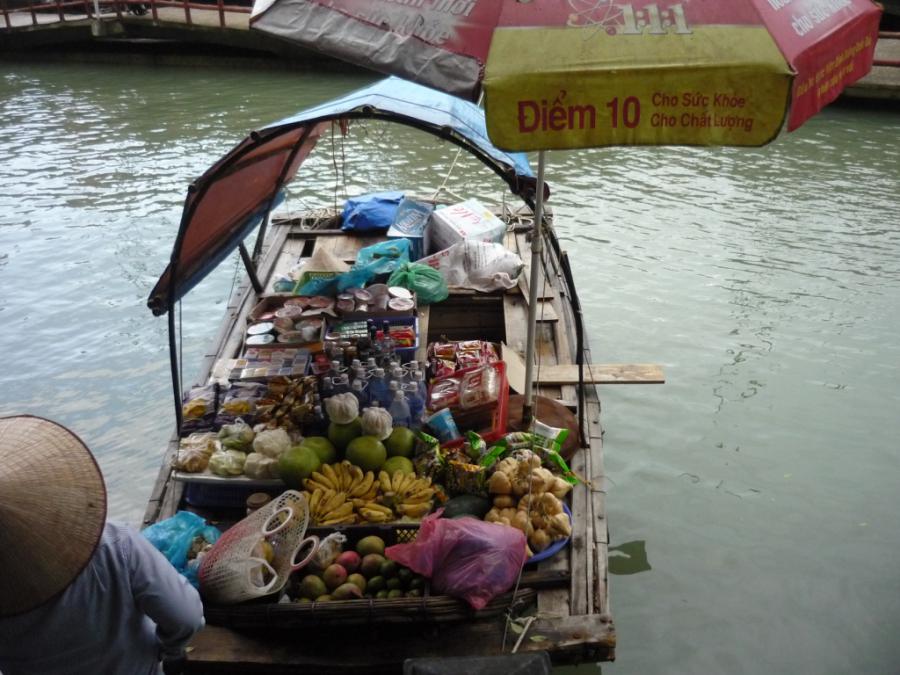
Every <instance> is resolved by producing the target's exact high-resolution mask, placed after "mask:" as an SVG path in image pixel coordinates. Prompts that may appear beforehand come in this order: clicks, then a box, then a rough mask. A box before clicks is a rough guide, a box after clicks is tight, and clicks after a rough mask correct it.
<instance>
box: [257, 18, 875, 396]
mask: <svg viewBox="0 0 900 675" xmlns="http://www.w3.org/2000/svg"><path fill="white" fill-rule="evenodd" d="M880 16H881V10H880V9H879V8H878V7H877V6H876V5H875V4H874V3H872V2H870V0H729V1H727V2H725V1H723V0H675V1H672V0H632V1H631V2H626V1H615V0H258V2H257V5H255V6H254V8H253V13H252V16H251V28H253V29H255V30H257V31H263V32H266V33H268V34H271V35H274V36H277V37H278V38H280V39H284V40H288V41H291V42H293V43H296V44H300V45H302V46H304V47H306V48H310V49H314V50H317V51H319V52H323V53H326V54H330V55H332V56H335V57H338V58H341V59H344V60H346V61H350V62H353V63H356V64H359V65H362V66H366V67H369V68H372V69H374V70H379V71H381V72H385V73H390V74H394V75H399V76H401V77H405V78H407V79H411V80H414V81H417V82H420V83H422V84H425V85H428V86H430V87H433V88H435V89H440V90H443V91H446V92H449V93H452V94H456V95H458V96H461V97H463V98H468V99H470V100H478V99H479V98H480V96H481V95H482V93H483V94H484V107H485V116H486V118H487V129H488V135H489V136H490V138H491V141H492V142H493V143H494V144H495V145H497V146H498V147H500V148H503V149H506V150H517V151H529V150H537V151H540V155H539V162H538V189H537V197H538V198H537V202H536V208H535V228H536V233H535V235H536V236H534V237H533V242H534V244H533V246H534V247H536V248H533V249H532V258H533V261H532V266H531V273H532V283H531V286H530V291H531V293H532V294H534V293H535V292H536V287H537V284H536V280H537V279H536V275H537V270H538V264H537V261H538V259H539V255H540V246H541V237H540V227H541V222H542V220H543V212H542V209H543V199H542V197H543V193H542V182H543V175H544V151H545V150H552V149H566V148H585V147H598V146H613V145H737V146H759V145H764V144H765V143H768V142H769V141H771V140H773V139H774V138H775V137H776V136H777V135H778V133H779V132H780V131H781V130H782V128H784V127H785V126H787V129H788V130H793V129H796V128H797V127H799V126H800V125H801V124H803V122H804V121H805V120H807V119H809V118H810V117H811V116H813V115H814V114H815V113H816V112H818V111H819V110H821V109H822V108H823V107H824V106H826V105H827V104H828V103H830V102H831V101H833V100H834V99H836V98H837V97H838V95H839V94H840V93H841V91H842V90H843V89H844V88H845V87H846V86H848V85H850V84H852V83H853V82H855V81H856V80H858V79H859V78H861V77H863V76H864V75H865V74H866V73H867V72H868V71H869V69H870V68H871V65H872V59H873V56H874V50H875V43H876V41H877V36H878V23H879V20H880ZM785 122H786V124H785ZM536 304H537V303H536V302H535V298H534V297H532V298H530V299H529V310H530V311H529V332H528V343H527V345H526V351H527V354H526V368H527V372H526V392H525V394H526V397H528V399H527V402H526V405H527V406H530V402H531V399H530V396H531V383H532V366H533V363H532V362H533V347H534V319H535V317H534V308H535V306H536Z"/></svg>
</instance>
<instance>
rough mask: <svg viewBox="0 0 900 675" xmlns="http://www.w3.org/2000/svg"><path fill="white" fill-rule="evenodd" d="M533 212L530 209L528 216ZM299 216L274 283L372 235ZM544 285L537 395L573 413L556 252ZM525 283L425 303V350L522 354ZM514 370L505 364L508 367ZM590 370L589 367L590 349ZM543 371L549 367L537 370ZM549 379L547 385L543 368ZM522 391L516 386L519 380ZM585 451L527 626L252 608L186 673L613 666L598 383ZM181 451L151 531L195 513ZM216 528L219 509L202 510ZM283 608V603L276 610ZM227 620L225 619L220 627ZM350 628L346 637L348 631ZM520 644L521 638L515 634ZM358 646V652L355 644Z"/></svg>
mask: <svg viewBox="0 0 900 675" xmlns="http://www.w3.org/2000/svg"><path fill="white" fill-rule="evenodd" d="M526 211H527V209H526ZM505 216H506V219H507V220H508V222H509V230H508V234H507V240H506V245H507V247H508V248H510V249H511V250H513V251H516V252H518V253H519V255H520V257H521V258H522V259H523V261H525V262H526V269H525V271H524V273H523V274H522V275H521V277H520V279H526V280H527V279H528V278H529V270H528V264H529V261H530V242H529V236H530V232H531V229H532V222H531V214H530V212H527V213H525V212H523V213H508V214H505ZM305 225H306V223H304V222H303V221H302V220H295V221H290V222H284V223H280V224H279V223H277V221H276V223H275V224H273V225H272V226H271V228H272V231H271V232H270V234H269V236H268V237H267V241H268V245H267V246H266V247H265V248H264V249H263V255H262V259H261V262H260V265H259V268H258V276H259V278H260V280H261V282H262V283H263V284H264V285H265V286H266V287H267V288H269V287H270V285H271V283H272V280H273V279H274V278H275V275H276V274H278V273H282V272H286V271H287V270H288V269H289V268H290V267H291V266H292V265H294V264H295V263H296V262H297V259H298V258H306V257H309V256H311V255H312V253H313V251H314V250H315V249H316V248H321V247H326V248H327V249H328V250H329V251H330V252H331V253H333V254H334V255H336V256H337V257H338V258H341V259H343V260H346V261H348V262H352V261H353V260H355V258H356V254H357V252H358V251H359V249H360V248H361V247H363V246H367V245H369V244H371V243H374V242H375V241H377V239H376V238H371V237H360V236H352V235H348V234H345V233H343V232H341V231H340V230H321V229H315V230H313V229H307V228H306V227H305ZM543 271H544V277H543V278H544V280H545V282H546V283H545V284H544V288H542V289H541V292H540V293H539V294H538V296H539V298H540V299H539V301H540V303H541V307H539V308H538V311H537V317H538V326H539V331H538V338H537V363H538V364H539V365H540V369H536V378H535V379H536V381H537V382H539V383H540V385H539V393H540V395H542V396H545V397H549V398H552V399H554V400H557V401H561V402H563V403H564V404H565V405H567V406H569V407H574V406H577V398H578V397H577V389H576V384H577V369H576V368H575V367H574V366H573V365H572V364H574V362H575V360H574V352H575V345H574V343H573V341H574V338H571V337H570V336H574V335H575V332H574V326H573V321H574V317H573V312H572V307H571V304H570V298H569V296H568V293H569V291H568V289H567V288H566V285H565V283H564V280H563V275H562V273H561V270H560V268H559V261H558V260H556V258H555V256H554V255H552V253H545V257H544V270H543ZM526 284H527V282H520V285H519V286H518V287H514V288H513V289H510V290H509V291H506V292H498V293H490V294H482V293H474V292H469V291H461V292H455V293H451V296H450V298H448V299H447V300H446V301H444V302H442V303H440V304H438V305H435V306H433V307H422V308H419V333H420V340H419V343H420V347H419V349H420V353H419V354H417V357H418V358H419V359H424V350H425V345H426V344H427V342H428V341H432V340H435V339H437V338H439V337H440V336H441V335H447V336H448V337H449V338H451V339H469V338H481V339H488V340H492V341H495V342H502V343H504V344H505V345H506V346H507V347H508V349H506V350H505V352H504V355H505V357H506V358H509V359H512V360H513V361H514V359H515V357H514V356H513V354H512V353H510V350H511V351H512V352H518V353H519V354H520V355H521V353H522V352H524V343H525V333H526V323H527V321H526V319H527V311H528V308H527V297H528V296H527V288H526V287H525V286H526ZM256 300H257V297H256V294H255V293H254V292H253V289H252V287H251V286H250V284H249V281H247V280H245V281H244V282H243V284H242V286H240V287H239V288H238V289H237V290H236V292H235V294H234V296H233V300H232V302H231V304H230V305H229V307H228V309H227V316H226V320H225V321H224V322H223V323H224V325H223V328H222V330H221V331H220V333H219V335H218V337H217V338H216V340H215V342H214V345H213V347H212V349H211V350H210V352H209V353H208V354H207V355H206V357H205V360H204V363H203V365H202V368H201V370H200V372H199V373H198V380H197V381H198V382H205V381H206V380H207V378H208V376H209V373H210V371H211V368H212V366H213V364H214V363H215V361H216V360H217V359H218V358H221V357H231V356H236V355H237V354H238V352H239V350H240V347H241V344H242V339H243V336H244V329H243V326H244V325H245V322H246V317H247V314H248V312H249V311H250V309H251V308H252V307H253V305H254V304H255V302H256ZM508 363H509V362H508ZM587 363H590V358H589V353H588V355H587ZM541 369H545V370H541ZM542 372H544V373H547V374H550V373H552V376H551V377H550V380H552V382H547V381H545V380H543V379H542V377H541V373H542ZM585 375H586V376H587V378H586V379H587V380H588V381H589V382H593V383H623V382H624V383H631V382H634V383H644V382H647V383H650V382H661V381H662V374H661V372H660V371H659V369H658V368H656V367H652V366H633V367H616V366H593V367H590V368H589V367H587V366H586V367H585ZM509 379H510V385H511V388H512V389H513V390H516V386H517V384H516V383H517V380H518V375H517V373H516V368H515V367H512V368H510V369H509ZM518 386H519V387H521V385H518ZM584 420H585V422H584V424H585V426H584V431H585V434H584V435H585V439H584V442H585V444H586V445H587V447H584V448H582V449H580V450H578V452H576V454H575V455H574V457H573V458H572V460H571V467H572V469H573V470H574V471H575V472H576V473H577V474H578V475H580V476H583V477H585V478H587V479H588V480H587V484H586V485H579V486H577V487H576V489H575V490H573V493H572V497H571V498H572V502H571V510H572V513H573V514H574V519H573V533H572V538H571V542H570V544H569V546H567V547H565V548H564V549H563V550H562V551H561V552H560V553H558V554H557V555H556V556H554V557H552V558H550V559H548V560H546V561H544V562H541V563H539V564H538V565H536V568H537V569H536V570H533V571H528V572H525V573H524V574H523V577H522V581H521V586H520V588H522V589H525V588H530V589H535V591H536V593H534V592H532V595H531V596H530V597H532V598H533V597H534V595H536V602H535V603H534V604H533V605H532V607H531V608H530V611H529V612H527V614H530V615H531V616H530V617H529V616H525V617H523V621H522V622H520V623H517V624H516V625H515V626H513V627H512V628H509V627H508V626H507V623H506V620H505V615H504V614H502V613H499V614H495V615H494V617H493V618H490V619H482V618H479V617H477V616H476V614H475V613H474V612H473V613H472V619H473V620H471V621H464V622H456V623H441V624H440V625H438V624H437V623H434V622H432V621H430V620H429V619H428V617H427V616H425V615H423V616H422V620H421V621H417V622H415V623H412V624H405V625H403V626H396V625H393V626H392V625H387V624H380V623H379V621H378V619H377V615H373V617H372V620H371V622H369V623H367V624H365V625H364V626H346V627H344V628H343V629H340V628H336V627H335V626H334V625H329V624H327V623H326V622H324V621H323V625H322V627H321V628H310V627H309V625H308V621H307V622H306V626H305V627H303V628H302V629H300V628H298V627H294V628H290V620H289V619H287V620H286V619H285V616H284V615H283V613H277V612H276V611H275V609H274V608H278V607H279V606H278V605H274V606H273V605H267V606H265V605H257V606H256V607H255V608H251V610H250V613H249V615H248V616H252V617H253V621H252V626H250V625H240V622H237V623H235V622H230V623H229V622H225V623H228V626H225V625H207V627H206V629H204V630H203V631H202V632H201V633H200V634H198V635H197V636H196V637H195V639H194V641H193V643H192V644H191V647H190V652H189V670H188V672H191V673H194V672H196V673H221V672H241V673H253V672H265V673H268V674H270V675H271V674H273V673H281V672H307V673H308V672H316V673H326V672H327V673H331V672H335V673H337V672H360V671H365V672H382V671H383V672H398V671H399V668H400V665H401V664H402V662H403V661H404V660H405V659H407V658H414V657H426V656H435V655H440V656H455V655H458V656H463V655H469V656H471V655H495V654H501V653H509V652H510V651H513V650H514V648H515V649H517V650H518V651H519V652H524V651H530V650H546V651H548V652H549V653H550V654H551V657H552V659H553V661H554V662H555V663H579V662H597V661H605V660H612V659H613V658H614V657H615V644H616V633H615V626H614V624H613V621H612V618H611V615H610V606H609V591H608V587H607V572H608V565H607V546H608V543H609V539H608V528H607V521H606V506H605V496H606V495H605V487H604V486H605V478H604V468H603V452H602V430H601V426H600V402H599V400H598V398H597V396H596V391H595V388H594V387H593V386H587V387H586V395H585V415H584ZM176 449H177V439H175V438H173V439H172V441H171V442H170V445H169V448H168V450H167V454H166V459H165V461H164V463H163V467H162V469H161V471H160V474H159V478H158V480H157V483H156V485H155V487H154V490H153V494H152V496H151V499H150V503H149V505H148V509H147V512H146V514H145V518H144V523H145V525H146V524H150V523H153V522H156V521H158V520H161V519H163V518H167V517H169V516H171V515H173V514H174V513H175V512H176V511H177V510H178V509H181V508H189V507H186V506H185V504H184V503H183V502H182V496H183V490H184V484H183V483H179V482H174V481H172V480H171V477H170V469H169V466H170V463H171V459H172V457H173V456H174V453H175V451H176ZM203 515H204V516H205V517H207V518H208V519H210V520H212V521H213V522H215V514H213V513H208V512H207V513H203ZM281 607H283V606H281ZM215 623H221V622H215ZM348 631H349V632H352V639H348V636H347V635H346V634H345V633H346V632H348ZM520 638H521V639H520ZM349 644H352V649H348V648H347V647H348V645H349Z"/></svg>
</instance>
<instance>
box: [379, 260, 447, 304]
mask: <svg viewBox="0 0 900 675" xmlns="http://www.w3.org/2000/svg"><path fill="white" fill-rule="evenodd" d="M388 286H403V287H404V288H408V289H409V290H411V291H413V292H414V293H415V294H416V299H417V300H418V303H419V304H420V305H430V304H431V303H433V302H440V301H441V300H446V299H447V296H448V295H450V291H449V290H448V289H447V282H446V281H444V277H443V275H442V274H441V273H440V272H438V271H437V270H436V269H434V268H433V267H429V266H428V265H425V264H423V263H405V264H403V265H400V267H398V268H397V269H396V271H394V273H393V274H391V278H390V279H388Z"/></svg>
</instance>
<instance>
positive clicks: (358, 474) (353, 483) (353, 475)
mask: <svg viewBox="0 0 900 675" xmlns="http://www.w3.org/2000/svg"><path fill="white" fill-rule="evenodd" d="M348 471H349V472H350V485H349V486H348V487H347V492H349V493H351V494H352V493H353V491H354V490H356V488H357V487H359V485H360V483H362V482H363V480H364V479H365V477H366V476H365V473H363V470H362V469H360V468H359V467H358V466H356V465H355V464H353V465H351V466H350V468H349V469H348Z"/></svg>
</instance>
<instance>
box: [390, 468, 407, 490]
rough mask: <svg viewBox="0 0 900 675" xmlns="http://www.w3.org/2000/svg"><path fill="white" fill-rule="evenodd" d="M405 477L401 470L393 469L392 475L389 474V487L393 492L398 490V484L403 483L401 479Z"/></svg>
mask: <svg viewBox="0 0 900 675" xmlns="http://www.w3.org/2000/svg"><path fill="white" fill-rule="evenodd" d="M405 479H406V474H405V473H403V472H402V471H395V472H394V475H393V476H391V489H392V490H393V491H394V492H397V493H399V492H400V486H401V485H402V484H403V481H404V480H405Z"/></svg>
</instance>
